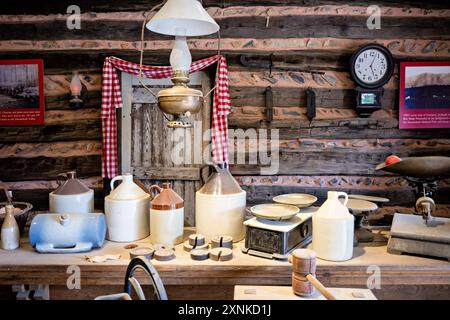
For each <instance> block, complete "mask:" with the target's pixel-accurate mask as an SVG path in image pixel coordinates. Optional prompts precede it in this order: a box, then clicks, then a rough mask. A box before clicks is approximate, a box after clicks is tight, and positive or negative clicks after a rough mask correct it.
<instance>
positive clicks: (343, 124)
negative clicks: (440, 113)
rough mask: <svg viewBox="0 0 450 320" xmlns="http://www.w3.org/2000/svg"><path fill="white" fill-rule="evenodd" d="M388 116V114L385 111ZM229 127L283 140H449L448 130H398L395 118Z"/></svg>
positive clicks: (249, 122)
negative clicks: (264, 131)
mask: <svg viewBox="0 0 450 320" xmlns="http://www.w3.org/2000/svg"><path fill="white" fill-rule="evenodd" d="M382 112H383V113H384V112H385V111H384V110H382ZM228 125H229V127H230V128H232V129H237V128H240V129H268V130H269V132H268V135H269V136H270V135H271V134H272V133H271V131H270V130H272V129H278V137H279V138H280V139H282V140H292V139H305V138H320V139H370V138H374V137H377V138H379V139H387V138H402V139H439V138H442V139H446V138H448V130H447V129H433V130H429V129H411V130H403V129H402V130H400V129H398V120H397V119H394V118H390V117H388V118H385V117H383V118H380V119H377V118H356V119H337V120H319V121H314V120H313V121H312V122H311V123H310V122H309V121H302V120H299V121H292V120H274V121H272V122H271V123H270V124H269V123H267V122H266V121H265V120H257V119H252V118H247V119H245V118H244V119H238V118H230V121H229V122H228Z"/></svg>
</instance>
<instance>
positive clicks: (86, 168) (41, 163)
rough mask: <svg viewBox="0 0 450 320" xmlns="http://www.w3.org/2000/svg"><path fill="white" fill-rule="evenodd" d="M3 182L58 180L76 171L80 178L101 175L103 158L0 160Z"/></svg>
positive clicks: (96, 156)
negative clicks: (59, 177)
mask: <svg viewBox="0 0 450 320" xmlns="http://www.w3.org/2000/svg"><path fill="white" fill-rule="evenodd" d="M0 168H5V169H6V170H2V171H3V172H2V174H1V180H2V181H20V180H44V179H56V177H57V176H58V175H59V174H60V173H64V172H68V171H72V170H75V171H76V172H77V176H79V177H80V178H86V177H92V176H98V175H100V174H101V156H100V155H93V156H84V157H83V156H81V157H65V158H62V157H54V158H51V157H35V158H14V159H13V160H12V159H10V158H2V159H0Z"/></svg>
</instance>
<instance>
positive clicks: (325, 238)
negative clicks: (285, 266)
mask: <svg viewBox="0 0 450 320" xmlns="http://www.w3.org/2000/svg"><path fill="white" fill-rule="evenodd" d="M341 196H342V197H345V200H344V203H341V201H339V197H341ZM347 201H348V195H347V194H346V193H345V192H336V191H328V198H327V200H326V201H325V202H324V203H323V205H322V206H321V207H320V208H319V210H318V211H317V212H316V213H315V214H313V217H312V219H313V240H312V246H313V249H314V251H316V253H317V257H318V258H320V259H324V260H330V261H345V260H349V259H351V258H352V256H353V233H354V220H355V217H354V216H353V215H351V214H350V213H349V211H348V209H347V207H346V206H345V205H346V204H347Z"/></svg>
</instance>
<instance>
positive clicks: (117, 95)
mask: <svg viewBox="0 0 450 320" xmlns="http://www.w3.org/2000/svg"><path fill="white" fill-rule="evenodd" d="M216 62H217V63H218V66H217V75H216V87H215V89H214V102H213V109H212V124H211V140H212V141H211V143H212V146H211V152H212V160H213V161H214V162H215V163H227V164H228V123H227V116H228V114H229V113H230V111H231V101H230V91H229V88H228V66H227V62H226V59H225V57H223V56H222V55H215V56H212V57H209V58H205V59H202V60H199V61H195V62H193V63H192V64H191V68H190V70H189V72H191V73H192V72H197V71H200V70H203V69H205V68H207V67H209V66H210V65H212V64H214V63H216ZM117 69H118V70H120V71H124V72H127V73H130V74H133V75H139V64H137V63H132V62H128V61H125V60H122V59H119V58H116V57H108V58H106V59H105V62H104V64H103V78H102V107H101V116H102V131H103V157H102V176H103V177H104V178H113V177H115V176H117V175H118V158H117V122H116V109H117V108H122V91H121V87H120V81H119V75H118V73H117ZM142 76H143V77H145V78H154V79H161V78H169V77H171V76H172V67H170V66H168V67H165V66H164V67H162V66H142Z"/></svg>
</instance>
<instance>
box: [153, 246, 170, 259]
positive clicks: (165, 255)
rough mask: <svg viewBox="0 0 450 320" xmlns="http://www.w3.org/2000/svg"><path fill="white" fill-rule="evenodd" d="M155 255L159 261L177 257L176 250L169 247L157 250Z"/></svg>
mask: <svg viewBox="0 0 450 320" xmlns="http://www.w3.org/2000/svg"><path fill="white" fill-rule="evenodd" d="M153 257H154V258H155V259H156V260H158V261H170V260H173V259H175V252H174V251H173V250H168V249H159V250H156V251H155V253H154V255H153Z"/></svg>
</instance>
